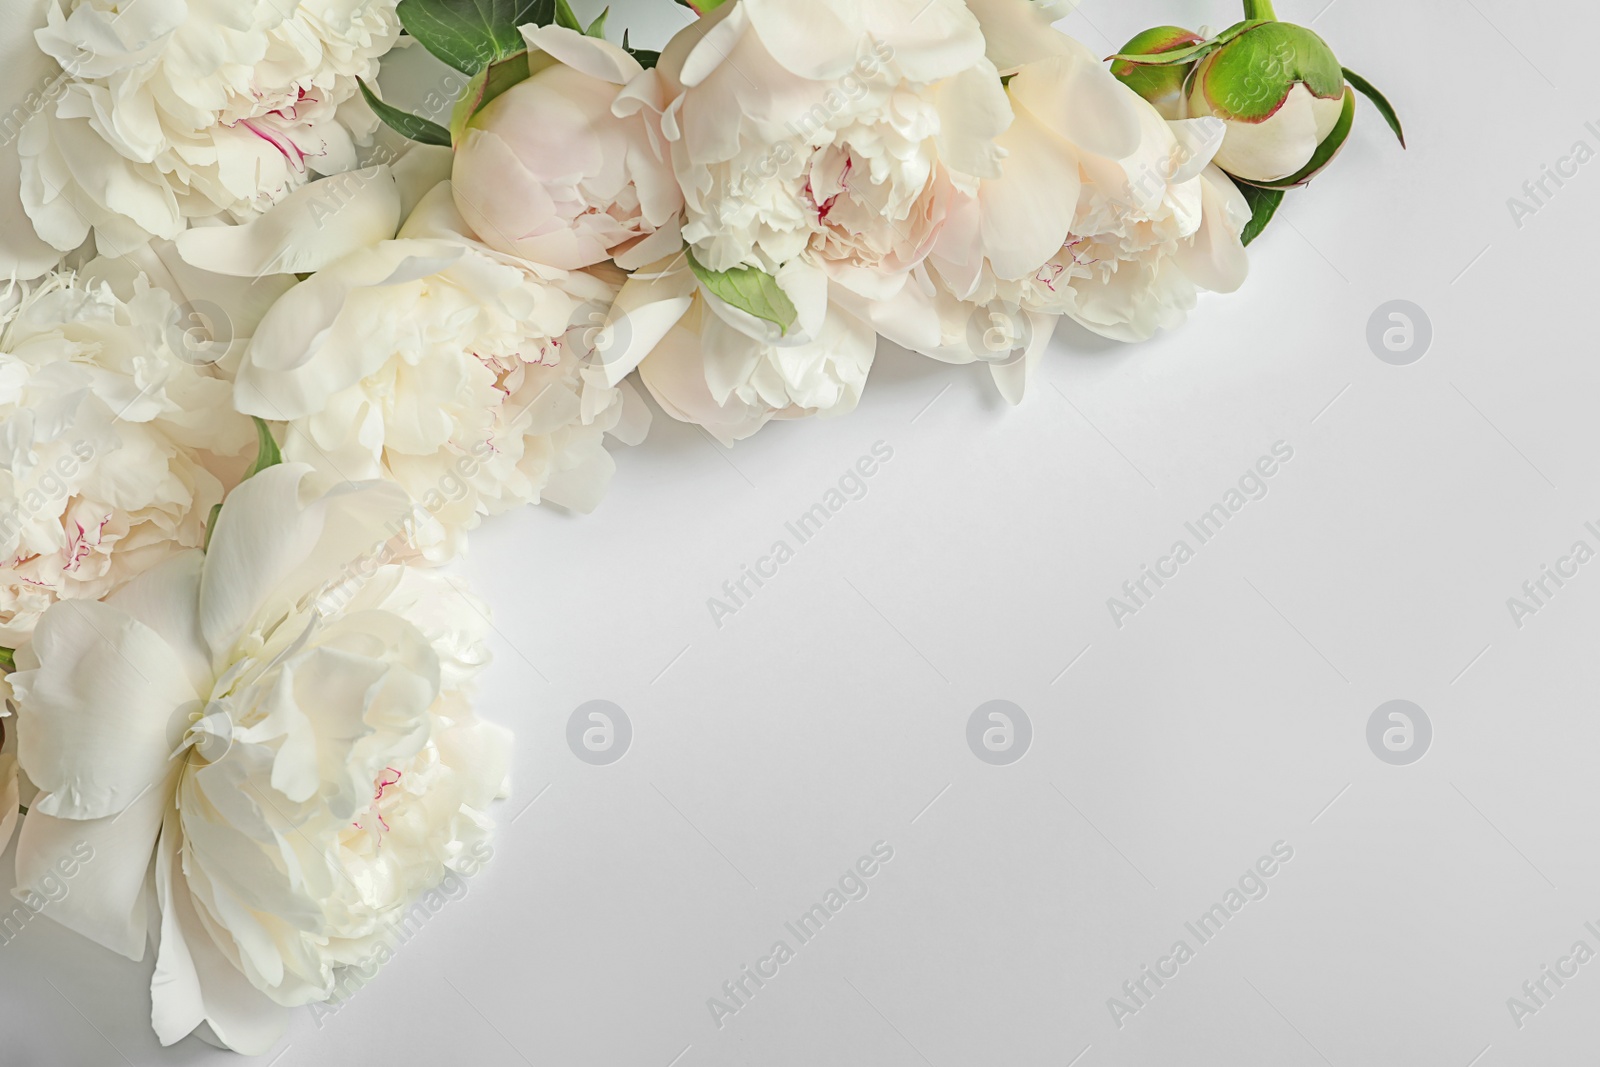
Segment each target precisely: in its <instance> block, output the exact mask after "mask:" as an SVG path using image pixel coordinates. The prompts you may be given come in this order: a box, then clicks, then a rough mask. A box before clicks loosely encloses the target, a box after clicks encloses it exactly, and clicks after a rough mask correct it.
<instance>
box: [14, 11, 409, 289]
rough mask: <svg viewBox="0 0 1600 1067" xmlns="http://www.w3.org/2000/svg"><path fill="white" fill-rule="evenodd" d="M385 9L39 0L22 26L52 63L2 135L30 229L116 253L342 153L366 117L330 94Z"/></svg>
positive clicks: (386, 22) (387, 40)
mask: <svg viewBox="0 0 1600 1067" xmlns="http://www.w3.org/2000/svg"><path fill="white" fill-rule="evenodd" d="M394 8H395V0H293V2H284V0H231V2H229V3H209V4H196V3H188V2H184V0H135V2H133V3H128V2H122V0H50V2H49V3H48V4H47V5H45V16H46V21H45V24H44V25H43V26H42V27H40V28H39V29H38V32H37V33H36V34H35V37H36V38H37V42H38V47H39V48H40V49H42V50H43V51H44V52H45V53H47V54H48V55H49V56H51V57H52V58H53V59H54V60H55V62H56V64H58V66H59V70H60V73H58V75H57V77H56V78H55V79H54V80H53V81H52V82H51V84H50V86H49V89H48V92H47V93H46V94H45V96H44V98H43V99H42V102H41V103H40V104H39V106H38V110H37V111H36V113H34V114H33V115H32V117H31V118H30V119H29V120H28V121H27V123H26V124H25V125H24V126H23V128H22V130H21V136H20V138H19V141H18V148H19V150H20V153H21V157H22V173H21V200H22V205H23V207H24V208H25V210H26V212H27V215H28V218H29V219H30V220H31V221H32V226H33V229H34V230H35V231H36V233H37V234H38V236H39V237H40V238H41V239H42V240H43V241H45V242H46V243H48V244H49V245H51V246H54V247H55V248H57V249H61V250H63V251H66V250H70V249H73V248H76V247H78V246H79V245H80V244H82V243H83V241H84V239H85V237H87V235H88V233H89V231H90V230H91V228H92V229H93V230H94V232H95V235H96V238H97V241H98V245H99V248H100V251H101V252H103V253H113V254H121V253H123V252H126V251H129V250H131V249H133V248H135V247H137V246H138V245H141V244H143V243H144V242H145V241H146V240H148V239H149V238H150V237H151V236H156V237H163V238H172V237H176V236H177V235H178V233H180V232H181V231H182V230H183V229H184V228H185V227H186V226H187V225H188V223H189V220H191V219H201V218H209V217H212V216H223V217H226V218H228V219H230V220H234V221H239V220H243V219H247V218H250V217H252V216H254V215H255V214H256V213H257V212H259V211H261V210H262V209H264V208H265V207H267V206H268V205H270V204H272V203H274V202H276V201H278V200H280V199H282V198H283V197H284V196H285V195H286V194H288V193H289V192H290V191H291V190H293V189H295V188H297V187H298V186H300V185H301V184H303V183H304V182H305V181H306V180H307V178H308V176H309V175H310V174H311V173H312V172H316V173H321V174H332V173H338V172H342V171H345V170H349V169H350V168H352V167H354V166H355V164H356V154H355V146H354V143H353V140H352V127H353V126H354V127H356V128H357V129H356V132H357V133H359V134H361V135H363V136H364V135H365V134H367V133H369V132H370V130H371V124H372V122H373V119H372V116H371V113H370V111H363V110H351V109H350V108H346V107H343V105H345V104H346V103H347V102H350V103H355V101H354V100H353V98H354V97H355V95H356V94H357V92H358V87H357V85H356V78H358V77H371V76H372V75H373V74H374V73H375V71H376V69H377V62H376V61H377V57H379V56H381V55H382V54H383V53H384V52H386V51H388V49H389V48H390V47H391V46H392V45H393V44H394V42H395V39H396V37H397V34H398V31H399V23H398V21H397V20H396V18H395V14H394ZM28 28H31V27H28ZM7 32H8V33H16V34H20V33H25V32H27V28H24V27H20V26H18V27H10V28H8V30H7ZM364 106H365V105H360V108H362V109H364ZM6 273H9V271H7V272H6Z"/></svg>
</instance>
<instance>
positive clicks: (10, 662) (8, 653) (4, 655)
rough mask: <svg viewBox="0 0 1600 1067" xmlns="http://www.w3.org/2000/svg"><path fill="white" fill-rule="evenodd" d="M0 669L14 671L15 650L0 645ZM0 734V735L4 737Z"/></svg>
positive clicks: (15, 661)
mask: <svg viewBox="0 0 1600 1067" xmlns="http://www.w3.org/2000/svg"><path fill="white" fill-rule="evenodd" d="M0 669H4V670H8V671H14V670H16V669H17V650H16V649H14V648H5V647H3V646H0ZM4 736H5V735H4V734H0V737H4Z"/></svg>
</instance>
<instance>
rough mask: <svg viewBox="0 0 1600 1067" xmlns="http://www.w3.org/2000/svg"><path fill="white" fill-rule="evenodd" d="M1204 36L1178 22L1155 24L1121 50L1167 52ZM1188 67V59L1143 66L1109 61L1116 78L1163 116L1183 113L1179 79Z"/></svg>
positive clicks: (1141, 53)
mask: <svg viewBox="0 0 1600 1067" xmlns="http://www.w3.org/2000/svg"><path fill="white" fill-rule="evenodd" d="M1204 40H1205V38H1204V37H1201V36H1200V35H1199V34H1198V33H1195V32H1193V31H1192V30H1186V29H1184V28H1183V27H1182V26H1157V27H1155V28H1154V29H1150V30H1145V31H1144V32H1143V33H1141V34H1139V35H1138V36H1137V37H1135V38H1134V39H1133V40H1131V41H1129V42H1128V43H1127V44H1125V45H1123V47H1122V52H1121V54H1122V55H1129V56H1148V55H1154V54H1156V53H1158V52H1170V51H1172V50H1173V49H1175V48H1183V47H1186V46H1188V45H1196V44H1200V43H1202V42H1203V41H1204ZM1192 69H1194V64H1192V63H1182V64H1173V65H1171V66H1165V67H1147V66H1140V65H1139V64H1137V63H1132V62H1130V61H1128V60H1125V59H1123V60H1117V61H1116V62H1114V63H1112V64H1111V73H1112V74H1114V75H1115V76H1116V78H1117V80H1118V81H1120V82H1122V84H1123V85H1126V86H1127V87H1128V88H1130V89H1132V90H1133V91H1134V92H1136V93H1138V94H1139V95H1140V96H1142V97H1144V98H1145V99H1146V100H1148V101H1150V103H1152V104H1154V105H1155V108H1156V110H1157V111H1159V112H1161V117H1162V118H1165V119H1181V118H1183V117H1184V114H1183V109H1184V102H1183V96H1184V84H1183V83H1184V80H1185V79H1187V78H1188V76H1189V71H1191V70H1192Z"/></svg>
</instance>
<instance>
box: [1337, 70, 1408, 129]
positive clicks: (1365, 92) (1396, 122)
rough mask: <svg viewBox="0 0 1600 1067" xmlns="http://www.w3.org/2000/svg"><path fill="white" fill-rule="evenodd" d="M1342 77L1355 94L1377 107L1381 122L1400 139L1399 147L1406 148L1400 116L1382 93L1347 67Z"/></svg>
mask: <svg viewBox="0 0 1600 1067" xmlns="http://www.w3.org/2000/svg"><path fill="white" fill-rule="evenodd" d="M1344 76H1345V80H1346V81H1348V82H1349V83H1350V84H1351V86H1353V87H1354V88H1355V90H1356V92H1358V93H1360V94H1361V95H1362V96H1364V97H1366V98H1367V99H1368V100H1371V101H1372V102H1373V104H1374V105H1376V106H1377V108H1378V114H1380V115H1382V116H1383V121H1385V122H1387V123H1388V124H1389V128H1390V129H1391V130H1393V131H1394V135H1395V136H1396V137H1398V138H1400V147H1401V148H1404V147H1405V146H1406V131H1405V130H1404V129H1402V128H1401V126H1400V116H1399V115H1397V114H1395V110H1394V106H1393V105H1392V104H1390V103H1389V101H1388V99H1387V98H1386V97H1385V96H1384V95H1383V94H1382V93H1380V92H1378V90H1377V88H1376V87H1375V86H1374V85H1373V84H1372V83H1371V82H1369V81H1367V79H1365V78H1363V77H1362V76H1361V75H1359V74H1357V73H1356V72H1355V71H1353V70H1351V69H1350V68H1349V67H1345V68H1344Z"/></svg>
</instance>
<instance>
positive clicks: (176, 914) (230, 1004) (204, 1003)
mask: <svg viewBox="0 0 1600 1067" xmlns="http://www.w3.org/2000/svg"><path fill="white" fill-rule="evenodd" d="M178 836H179V835H178V831H177V829H176V820H175V819H173V820H169V822H168V828H167V831H166V832H164V833H163V834H162V835H161V847H160V851H159V855H158V856H157V859H156V893H157V898H158V900H159V902H160V906H161V938H160V942H159V945H158V948H157V951H156V970H155V975H154V976H153V977H152V979H151V982H150V1022H151V1026H152V1028H153V1029H154V1030H155V1032H156V1037H157V1038H159V1039H160V1041H161V1043H162V1044H163V1045H171V1044H174V1043H175V1042H178V1041H181V1040H182V1039H183V1038H185V1037H188V1036H189V1034H191V1033H193V1032H194V1030H195V1029H196V1028H197V1027H199V1026H200V1025H201V1024H202V1023H207V1024H209V1025H210V1027H211V1032H212V1033H213V1034H215V1035H216V1037H217V1039H218V1040H219V1041H220V1042H221V1043H222V1045H223V1047H225V1048H229V1049H232V1050H233V1051H234V1052H239V1053H243V1054H244V1055H246V1056H260V1055H262V1054H264V1053H266V1052H267V1051H268V1050H270V1049H271V1048H272V1046H274V1045H276V1044H277V1043H278V1041H279V1040H280V1039H281V1038H282V1037H283V1035H284V1032H285V1031H286V1030H287V1028H288V1018H289V1016H288V1012H287V1011H286V1010H285V1009H283V1008H281V1007H279V1006H278V1005H277V1004H274V1003H273V1002H272V1001H271V1000H270V999H269V998H268V997H267V995H266V994H265V993H262V992H261V991H260V990H258V989H256V988H255V987H254V986H252V985H251V984H250V983H249V981H248V980H247V979H246V978H245V976H244V975H243V974H242V973H241V972H240V971H239V969H238V968H237V967H235V966H234V965H233V964H232V962H230V961H229V960H228V958H227V957H226V956H224V955H223V954H222V952H221V951H219V950H218V948H217V946H216V944H215V943H214V942H213V941H212V940H211V936H210V934H209V933H208V932H207V930H206V927H205V924H204V923H203V922H202V921H201V918H200V915H199V913H198V912H197V911H196V909H195V904H194V898H193V896H192V895H191V893H190V892H189V886H188V883H187V881H186V880H185V878H184V873H183V869H182V867H181V866H180V863H179V854H178V850H177V848H176V847H175V845H174V842H175V841H176V839H177V838H178Z"/></svg>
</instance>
